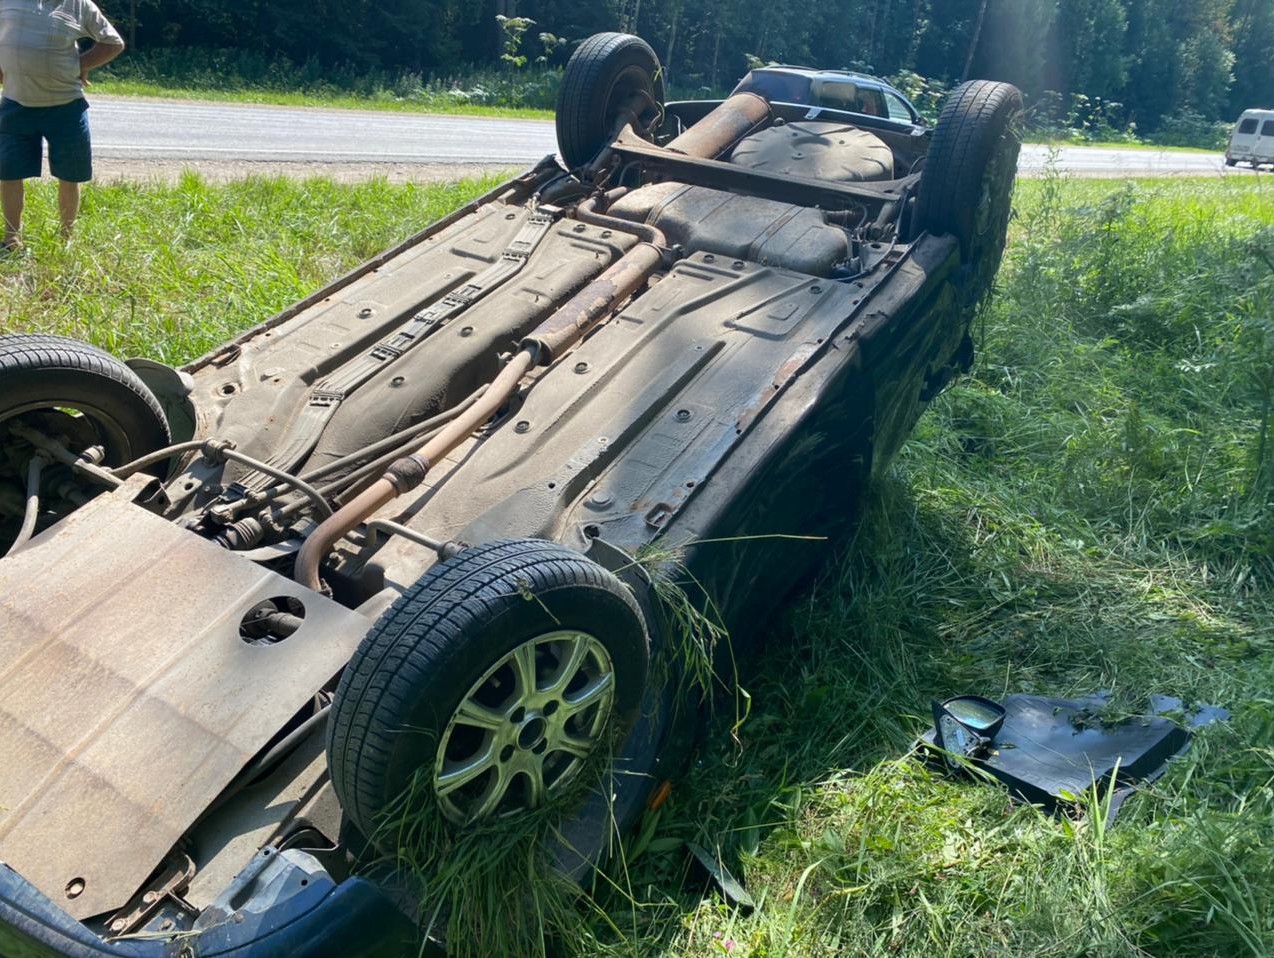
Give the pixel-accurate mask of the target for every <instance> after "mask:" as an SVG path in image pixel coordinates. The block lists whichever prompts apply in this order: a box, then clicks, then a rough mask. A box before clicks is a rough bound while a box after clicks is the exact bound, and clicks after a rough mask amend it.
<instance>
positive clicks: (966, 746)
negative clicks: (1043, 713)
mask: <svg viewBox="0 0 1274 958" xmlns="http://www.w3.org/2000/svg"><path fill="white" fill-rule="evenodd" d="M1006 714H1007V713H1006V712H1005V710H1004V706H1003V705H1000V703H998V702H992V701H991V700H990V699H986V698H983V697H982V696H980V695H958V696H956V697H955V698H950V699H947V700H946V701H945V702H936V701H935V702H934V703H933V727H934V732H935V734H934V744H935V745H936V746H938V748H940V749H942V751H943V752H944V753H946V755H945V758H946V762H947V764H948V765H951V766H952V767H955V766H956V765H957V763H956V762H955V761H953V759H952V756H960V757H962V758H977V757H979V756H981V755H985V754H986V752H987V751H988V750H989V749H990V747H991V744H992V742H993V741H994V740H995V736H996V733H998V732H999V731H1000V727H1001V726H1003V725H1004V716H1005V715H1006Z"/></svg>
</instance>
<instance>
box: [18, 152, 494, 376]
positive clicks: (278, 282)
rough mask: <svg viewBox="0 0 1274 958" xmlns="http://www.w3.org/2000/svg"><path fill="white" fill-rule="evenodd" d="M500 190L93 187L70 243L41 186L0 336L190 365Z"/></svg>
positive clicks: (34, 193) (262, 184)
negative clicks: (27, 336)
mask: <svg viewBox="0 0 1274 958" xmlns="http://www.w3.org/2000/svg"><path fill="white" fill-rule="evenodd" d="M495 182H496V181H495V180H466V181H462V182H459V183H444V184H430V185H413V184H404V185H390V184H389V183H387V182H385V181H384V180H371V181H368V182H363V183H358V184H354V185H343V184H336V183H333V182H332V181H330V180H322V179H313V180H306V181H303V182H302V181H296V180H289V179H283V178H263V177H253V178H249V179H247V180H240V181H236V182H233V183H229V184H226V185H222V186H210V185H208V184H207V183H205V182H204V181H203V180H202V179H200V178H199V177H198V176H196V175H195V174H186V175H184V176H183V177H182V178H181V180H180V182H178V183H177V184H175V185H174V186H160V185H156V184H139V183H130V182H119V183H112V184H108V185H101V184H97V183H94V184H91V185H90V186H88V187H87V188H86V189H85V191H84V211H83V215H82V217H81V219H80V221H79V223H78V224H77V226H76V236H75V239H74V241H73V243H72V245H71V246H70V247H67V246H66V245H65V244H63V242H62V241H61V239H60V238H59V236H58V234H57V227H56V223H57V216H56V196H55V194H54V189H53V185H52V184H51V183H49V182H47V181H41V182H39V183H36V184H33V185H32V186H31V187H29V188H28V200H27V213H26V218H25V226H24V230H23V235H24V238H25V241H26V243H27V250H26V251H25V252H23V253H21V254H19V255H16V256H10V257H8V258H5V259H2V260H0V332H14V331H19V330H38V331H42V332H57V333H62V334H64V335H69V336H78V337H80V338H83V339H88V340H90V341H93V342H95V343H98V344H99V345H101V346H103V347H104V348H107V349H109V350H111V351H112V352H115V353H118V354H120V355H124V356H133V355H145V356H150V357H151V358H155V359H161V360H164V361H166V362H170V363H180V362H184V361H185V360H187V359H190V358H192V357H194V356H197V355H200V354H202V353H203V352H204V351H205V350H207V349H209V348H210V347H212V346H213V345H215V344H217V343H219V342H221V341H223V340H224V339H225V338H226V337H228V336H230V335H232V334H233V333H235V332H236V331H239V330H242V329H245V328H247V327H249V326H252V325H254V324H256V323H259V322H261V321H262V320H264V319H265V318H266V317H268V316H270V315H271V314H272V313H274V312H276V311H277V310H278V309H280V308H282V307H283V306H286V305H287V304H289V303H291V302H294V301H295V300H297V299H300V298H301V297H302V296H305V295H307V294H309V293H310V292H312V291H313V290H315V289H317V288H319V287H320V286H322V285H324V284H325V283H327V282H329V281H330V280H331V279H333V278H335V277H336V276H338V275H340V274H341V273H343V272H345V271H346V270H348V269H349V268H351V267H352V266H354V265H356V264H357V263H359V262H362V261H363V260H366V259H369V258H370V257H372V256H374V255H375V254H377V253H379V252H380V251H381V250H383V249H385V248H387V247H388V246H390V245H392V244H393V243H394V242H396V241H397V240H399V239H402V238H403V237H406V236H408V235H410V234H411V233H413V232H415V231H417V230H418V229H421V228H423V227H424V226H426V225H427V224H429V223H430V222H432V221H433V220H435V219H437V218H439V217H441V216H443V215H444V214H446V213H448V212H450V211H451V210H452V209H454V208H455V207H457V206H459V205H461V204H463V203H465V202H467V201H468V200H470V199H472V198H473V197H475V196H477V195H480V194H481V193H482V192H485V191H486V190H487V189H490V188H491V186H493V185H494V184H495Z"/></svg>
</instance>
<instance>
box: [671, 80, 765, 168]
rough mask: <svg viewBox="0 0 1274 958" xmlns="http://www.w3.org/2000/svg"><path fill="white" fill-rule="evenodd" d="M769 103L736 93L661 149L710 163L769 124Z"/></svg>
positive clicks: (757, 97) (758, 98)
mask: <svg viewBox="0 0 1274 958" xmlns="http://www.w3.org/2000/svg"><path fill="white" fill-rule="evenodd" d="M770 116H771V114H770V102H769V101H768V100H767V99H765V97H763V96H758V95H757V94H755V93H736V94H735V95H734V96H732V97H730V98H729V99H728V100H725V101H723V102H722V103H721V104H719V105H718V106H717V107H716V108H715V109H713V111H712V112H711V113H709V114H708V115H707V116H705V117H704V118H703V119H702V120H700V121H699V122H698V123H696V124H695V125H694V126H692V127H690V129H688V130H686V131H685V132H684V133H682V134H681V136H679V137H677V138H676V139H675V140H673V141H672V142H671V143H669V144H668V145H667V146H665V147H664V149H666V150H671V151H672V152H674V153H684V154H685V155H686V156H694V157H697V158H699V159H701V160H713V159H716V158H717V157H718V156H720V155H721V154H722V153H724V152H726V151H727V150H729V149H731V148H732V147H733V146H734V145H735V144H736V143H738V142H739V141H740V140H741V139H743V138H744V137H745V136H747V135H748V134H749V133H754V132H755V131H756V130H758V129H760V128H761V127H762V126H767V125H769V122H770Z"/></svg>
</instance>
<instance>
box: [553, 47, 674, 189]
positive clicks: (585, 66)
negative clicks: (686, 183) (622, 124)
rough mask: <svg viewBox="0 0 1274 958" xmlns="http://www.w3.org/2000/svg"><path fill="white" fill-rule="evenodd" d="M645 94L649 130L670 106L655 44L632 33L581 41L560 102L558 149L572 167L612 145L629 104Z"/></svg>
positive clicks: (558, 112) (645, 116)
mask: <svg viewBox="0 0 1274 958" xmlns="http://www.w3.org/2000/svg"><path fill="white" fill-rule="evenodd" d="M642 94H644V98H645V99H646V101H647V104H648V106H647V112H646V113H645V114H644V115H643V117H642V120H643V122H644V125H647V126H649V125H652V124H653V123H655V122H657V121H658V118H659V117H658V114H659V112H660V111H662V109H663V102H664V79H663V69H662V68H661V67H660V66H659V58H658V57H657V56H655V51H654V50H652V49H651V48H650V44H648V43H647V42H646V41H645V40H643V39H641V37H635V36H632V35H631V34H628V33H597V34H594V35H593V36H591V37H589V38H588V39H587V40H585V41H584V42H583V43H581V44H580V45H579V47H577V48H576V50H575V53H574V54H573V55H572V56H571V59H570V62H568V63H567V64H566V72H565V74H564V75H563V77H562V91H561V93H560V94H559V95H558V99H557V147H558V149H559V150H560V151H561V153H562V159H563V160H564V161H565V162H566V165H567V167H568V168H569V169H575V168H576V167H579V166H583V165H584V164H585V163H587V162H589V161H590V160H592V159H593V157H595V156H596V155H597V153H598V151H599V150H601V149H602V147H604V146H606V145H607V144H608V143H609V142H610V140H611V137H612V135H613V134H614V132H615V123H616V121H617V120H618V119H619V117H620V115H621V112H622V110H623V109H624V106H625V104H626V103H627V102H628V101H629V99H631V98H632V97H633V96H634V95H642Z"/></svg>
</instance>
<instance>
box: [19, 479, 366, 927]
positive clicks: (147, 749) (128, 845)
mask: <svg viewBox="0 0 1274 958" xmlns="http://www.w3.org/2000/svg"><path fill="white" fill-rule="evenodd" d="M146 481H147V480H146V479H138V478H135V479H130V480H128V481H127V483H126V485H125V486H124V487H123V488H122V489H121V490H120V491H119V492H116V493H109V494H106V495H103V496H100V497H99V498H97V499H95V500H93V501H92V502H90V503H89V504H88V505H86V506H84V507H82V508H81V509H79V510H78V511H76V512H75V513H73V514H72V515H71V516H70V517H68V518H67V519H65V520H63V521H62V522H60V523H59V524H58V525H57V526H55V527H54V528H52V529H50V530H49V531H48V532H46V533H44V534H42V535H40V536H38V537H37V538H36V539H34V540H33V541H32V542H31V544H30V545H29V546H28V547H27V548H26V549H24V550H22V551H21V552H19V553H18V554H17V555H15V556H11V557H9V558H7V559H5V560H4V562H3V563H0V755H2V756H3V763H2V765H0V860H3V861H4V862H6V863H7V864H8V865H10V866H11V867H12V868H14V869H16V870H17V871H18V872H19V873H20V874H21V875H22V876H23V877H24V878H26V879H27V880H28V881H30V882H32V883H33V884H34V885H35V886H36V887H37V888H39V889H40V890H41V891H42V892H44V893H45V894H46V895H48V896H49V897H50V898H51V899H52V900H53V901H54V902H55V903H56V904H57V905H59V906H60V907H62V908H64V909H65V910H66V911H67V912H68V913H69V914H70V915H71V916H72V917H74V918H77V919H81V920H82V919H85V918H88V917H90V916H93V915H98V914H101V913H103V912H107V911H114V910H117V909H119V908H121V907H123V906H124V905H125V903H126V902H127V901H129V899H130V898H131V897H132V896H133V894H134V893H135V892H136V891H137V889H139V888H140V887H141V885H142V882H144V881H145V880H146V878H147V876H148V875H150V874H151V873H152V872H153V871H154V870H155V868H156V867H157V866H158V865H159V864H160V863H161V862H163V861H164V859H165V857H166V856H167V855H168V854H169V851H170V849H172V847H173V846H174V844H176V842H177V841H178V840H179V839H180V838H181V836H182V835H183V834H185V832H186V830H187V829H189V828H190V826H191V825H192V824H193V823H194V821H195V820H196V819H197V818H198V817H199V815H200V814H201V813H202V812H203V810H204V809H205V808H207V807H208V806H209V805H210V804H211V803H212V800H213V799H215V798H216V797H217V795H218V794H220V792H221V791H222V790H223V789H224V788H225V787H226V785H227V784H229V783H230V781H231V780H232V779H233V778H234V777H235V776H236V775H237V774H238V773H239V771H240V769H242V768H243V767H244V765H245V764H246V763H247V762H248V760H249V759H251V758H252V756H253V755H255V754H256V753H257V752H259V751H260V750H261V748H262V747H263V746H265V745H266V743H267V742H269V741H270V739H271V738H273V737H274V736H275V735H276V734H278V731H279V729H280V728H282V727H283V726H284V724H286V722H287V721H288V720H289V719H290V718H291V717H292V716H293V715H295V714H296V713H297V712H298V711H299V710H300V709H301V708H302V707H304V706H305V705H306V704H307V703H308V702H309V701H310V700H311V699H312V698H313V696H314V694H315V693H316V692H317V691H318V690H319V689H320V688H322V687H323V686H324V685H325V684H326V683H327V682H329V681H331V678H332V676H333V675H335V674H336V673H337V672H338V671H339V670H340V669H341V668H342V667H343V666H344V665H345V663H346V662H347V661H349V657H350V656H351V655H352V654H353V653H354V650H355V648H356V647H357V646H358V643H359V641H360V640H361V639H362V636H363V635H364V633H365V632H366V630H367V628H368V627H369V624H370V623H369V622H368V620H367V619H366V618H364V617H363V616H361V615H359V614H358V613H356V612H352V611H349V610H348V609H345V608H343V607H341V606H339V605H337V604H336V603H335V602H332V601H330V600H328V599H325V598H323V597H322V596H319V595H315V594H313V593H309V592H306V591H304V590H303V589H301V588H300V587H299V586H297V585H296V584H295V583H294V582H292V581H290V580H288V579H285V578H283V577H282V576H279V575H277V574H276V573H273V572H270V571H269V570H267V569H264V568H262V567H261V566H258V565H256V564H255V563H253V562H250V561H248V560H247V559H244V558H242V557H240V556H237V555H234V554H233V553H231V552H228V551H226V550H225V549H221V548H219V547H217V546H216V545H213V544H212V543H211V542H209V541H207V540H205V539H202V538H200V537H198V536H195V535H191V534H190V533H189V532H188V531H187V530H185V529H184V528H182V527H181V526H180V525H178V524H176V523H172V522H168V521H166V520H164V519H161V518H159V517H158V516H155V515H153V514H151V513H150V512H147V511H146V510H144V509H142V508H140V507H138V506H136V505H134V504H133V503H132V502H131V498H132V494H134V493H136V492H137V490H138V489H139V488H141V487H143V486H144V485H145V484H146ZM104 557H109V562H110V574H109V575H107V574H104V573H103V566H102V562H103V559H104ZM50 570H54V571H52V572H51V571H50ZM32 582H40V583H41V588H40V589H32V588H31V587H30V584H31V583H32ZM209 583H216V587H215V588H209ZM274 596H294V597H296V598H298V599H299V600H300V601H301V602H302V603H303V605H304V608H305V623H304V625H303V626H302V627H301V629H300V630H299V631H298V633H297V634H296V635H295V636H293V637H291V638H289V639H286V640H285V641H282V642H279V643H277V644H273V645H250V644H248V643H247V642H245V641H243V640H242V639H241V638H240V637H239V622H240V619H241V618H242V616H243V615H245V614H246V613H247V611H248V610H249V609H250V608H252V607H253V606H254V605H256V604H257V603H259V602H261V601H262V600H264V599H268V598H271V597H274Z"/></svg>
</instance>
